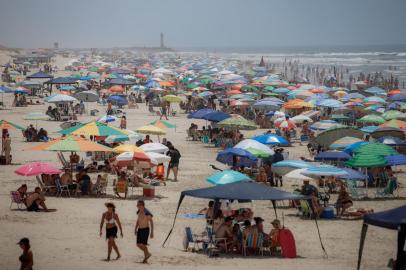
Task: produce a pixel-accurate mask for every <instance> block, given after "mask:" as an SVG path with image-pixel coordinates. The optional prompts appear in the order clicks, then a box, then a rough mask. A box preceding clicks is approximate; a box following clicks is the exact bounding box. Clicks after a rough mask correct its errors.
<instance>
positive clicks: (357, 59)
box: [178, 45, 406, 86]
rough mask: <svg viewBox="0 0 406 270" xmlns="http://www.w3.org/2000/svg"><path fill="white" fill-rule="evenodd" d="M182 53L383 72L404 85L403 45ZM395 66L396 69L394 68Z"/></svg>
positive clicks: (217, 49)
mask: <svg viewBox="0 0 406 270" xmlns="http://www.w3.org/2000/svg"><path fill="white" fill-rule="evenodd" d="M178 51H183V52H199V53H208V54H215V55H221V56H223V57H228V58H233V59H239V60H243V61H258V62H259V61H260V59H261V57H262V56H263V57H264V60H265V62H267V63H271V64H272V63H274V64H278V63H283V62H284V61H294V60H297V61H299V62H300V63H301V64H303V65H318V66H326V67H328V66H337V67H343V68H348V69H349V70H350V73H353V74H357V73H360V72H364V73H374V72H382V73H384V74H386V75H390V74H392V75H393V76H395V77H398V79H399V82H400V85H401V86H402V83H403V82H404V83H405V84H406V45H382V46H340V47H331V46H330V47H328V46H323V47H238V48H236V47H202V48H179V49H178ZM393 67H395V68H393Z"/></svg>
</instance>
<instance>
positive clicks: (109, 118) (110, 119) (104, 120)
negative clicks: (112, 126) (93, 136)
mask: <svg viewBox="0 0 406 270" xmlns="http://www.w3.org/2000/svg"><path fill="white" fill-rule="evenodd" d="M117 120H118V118H117V116H114V115H105V116H102V117H100V118H99V119H97V122H102V123H111V122H114V121H117Z"/></svg>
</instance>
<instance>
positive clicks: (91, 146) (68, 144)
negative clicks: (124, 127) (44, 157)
mask: <svg viewBox="0 0 406 270" xmlns="http://www.w3.org/2000/svg"><path fill="white" fill-rule="evenodd" d="M29 150H34V151H60V152H92V151H99V152H112V151H113V149H111V148H110V147H107V146H104V145H101V144H98V143H95V142H92V141H89V140H86V139H84V138H82V137H78V136H67V137H60V138H58V139H55V140H53V141H49V142H46V143H42V144H39V145H37V146H34V147H32V148H30V149H29Z"/></svg>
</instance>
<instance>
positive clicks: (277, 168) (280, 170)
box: [272, 160, 314, 175]
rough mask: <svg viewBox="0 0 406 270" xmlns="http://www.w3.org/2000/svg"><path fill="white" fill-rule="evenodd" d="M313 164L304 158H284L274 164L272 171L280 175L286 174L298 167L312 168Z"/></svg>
mask: <svg viewBox="0 0 406 270" xmlns="http://www.w3.org/2000/svg"><path fill="white" fill-rule="evenodd" d="M313 166H314V165H312V164H310V163H307V162H305V161H303V160H283V161H279V162H276V163H274V164H272V171H273V172H274V173H276V174H279V175H285V174H287V173H289V172H291V171H293V170H296V169H305V168H311V167H313Z"/></svg>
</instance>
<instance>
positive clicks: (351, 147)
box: [343, 141, 369, 154]
mask: <svg viewBox="0 0 406 270" xmlns="http://www.w3.org/2000/svg"><path fill="white" fill-rule="evenodd" d="M364 144H369V142H365V141H361V142H356V143H353V144H350V145H348V146H347V147H346V148H344V149H343V152H345V153H347V154H352V153H353V152H354V151H355V149H357V148H359V147H360V146H361V145H364Z"/></svg>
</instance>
